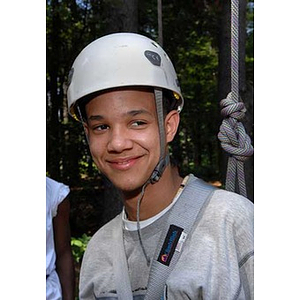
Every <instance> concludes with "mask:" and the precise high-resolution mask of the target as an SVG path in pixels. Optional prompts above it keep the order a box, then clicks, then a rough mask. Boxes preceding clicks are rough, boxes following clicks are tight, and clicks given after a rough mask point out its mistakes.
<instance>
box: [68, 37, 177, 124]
mask: <svg viewBox="0 0 300 300" xmlns="http://www.w3.org/2000/svg"><path fill="white" fill-rule="evenodd" d="M68 84H69V86H68V91H67V98H68V108H69V112H70V114H71V115H72V116H73V117H75V118H76V109H75V108H76V104H77V103H78V102H77V101H78V100H80V99H82V98H83V97H85V96H87V95H89V94H92V93H94V92H100V91H103V90H106V89H111V88H116V87H126V86H151V87H154V88H155V87H156V88H163V89H167V90H170V91H172V92H173V94H174V97H175V98H176V99H177V100H178V111H181V109H182V107H183V97H182V94H181V91H180V86H179V82H178V78H177V75H176V72H175V69H174V67H173V64H172V62H171V60H170V59H169V57H168V55H167V54H166V52H165V51H164V50H163V49H162V48H161V47H160V46H159V45H158V44H157V43H156V42H154V41H152V40H151V39H149V38H147V37H145V36H142V35H139V34H135V33H114V34H110V35H107V36H104V37H101V38H99V39H97V40H95V41H93V42H92V43H90V44H89V45H88V46H86V47H85V48H84V49H83V50H82V51H81V53H80V54H79V55H78V56H77V58H76V59H75V61H74V63H73V66H72V69H71V71H70V73H69V83H68Z"/></svg>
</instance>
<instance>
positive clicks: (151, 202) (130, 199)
mask: <svg viewBox="0 0 300 300" xmlns="http://www.w3.org/2000/svg"><path fill="white" fill-rule="evenodd" d="M181 182H182V178H181V177H180V176H179V174H178V171H177V168H175V167H171V166H170V165H168V166H167V167H166V169H165V171H164V173H163V175H162V177H161V178H160V180H159V181H158V182H156V183H154V184H151V183H150V184H148V185H147V186H146V188H145V193H144V196H143V198H142V201H141V203H140V220H141V221H142V220H146V219H149V218H151V217H153V216H155V215H157V214H158V213H159V212H161V211H162V210H164V209H165V208H166V207H167V206H168V205H170V204H171V202H172V201H173V199H174V197H175V195H176V193H177V190H178V189H179V186H180V184H181ZM123 196H124V205H125V210H126V213H127V216H128V219H129V220H131V221H136V213H137V201H138V199H139V196H140V192H139V193H131V194H126V195H125V194H124V195H123Z"/></svg>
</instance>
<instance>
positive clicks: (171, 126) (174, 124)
mask: <svg viewBox="0 0 300 300" xmlns="http://www.w3.org/2000/svg"><path fill="white" fill-rule="evenodd" d="M179 121H180V116H179V113H178V111H176V110H172V111H170V112H169V113H168V114H167V116H166V118H165V130H166V142H167V143H170V142H172V141H173V139H174V136H175V134H176V132H177V129H178V126H179Z"/></svg>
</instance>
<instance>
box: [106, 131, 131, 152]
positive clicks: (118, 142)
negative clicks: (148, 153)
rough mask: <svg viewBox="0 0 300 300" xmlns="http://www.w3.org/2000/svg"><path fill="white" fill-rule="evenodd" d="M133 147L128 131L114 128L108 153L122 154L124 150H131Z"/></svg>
mask: <svg viewBox="0 0 300 300" xmlns="http://www.w3.org/2000/svg"><path fill="white" fill-rule="evenodd" d="M132 146H133V142H132V140H131V138H130V136H129V134H128V132H127V130H125V129H122V128H120V127H118V128H114V129H112V130H111V132H110V137H109V141H108V145H107V150H108V152H117V153H121V152H123V151H124V150H129V149H131V148H132Z"/></svg>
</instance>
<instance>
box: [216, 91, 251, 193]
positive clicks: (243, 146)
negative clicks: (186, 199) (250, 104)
mask: <svg viewBox="0 0 300 300" xmlns="http://www.w3.org/2000/svg"><path fill="white" fill-rule="evenodd" d="M220 105H221V115H222V116H223V117H224V120H223V122H222V124H221V126H220V132H219V134H218V138H219V140H220V142H221V147H222V148H223V149H224V150H225V151H226V152H228V153H229V154H230V157H229V159H228V165H227V174H226V183H225V188H226V190H229V191H232V192H234V191H235V183H236V176H237V181H238V188H239V193H240V194H241V195H243V196H244V197H247V190H246V183H245V173H244V162H245V161H246V160H247V159H248V158H249V157H250V156H251V155H252V154H253V147H252V145H251V140H250V137H249V136H248V135H247V133H246V131H245V128H244V126H243V124H242V123H241V122H240V120H241V119H243V118H244V116H245V113H246V108H245V105H244V103H243V102H238V101H236V100H235V99H233V97H232V93H229V94H228V96H227V98H226V99H223V100H221V102H220Z"/></svg>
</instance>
